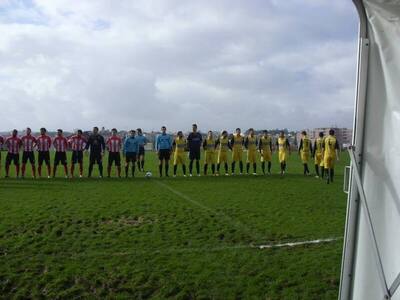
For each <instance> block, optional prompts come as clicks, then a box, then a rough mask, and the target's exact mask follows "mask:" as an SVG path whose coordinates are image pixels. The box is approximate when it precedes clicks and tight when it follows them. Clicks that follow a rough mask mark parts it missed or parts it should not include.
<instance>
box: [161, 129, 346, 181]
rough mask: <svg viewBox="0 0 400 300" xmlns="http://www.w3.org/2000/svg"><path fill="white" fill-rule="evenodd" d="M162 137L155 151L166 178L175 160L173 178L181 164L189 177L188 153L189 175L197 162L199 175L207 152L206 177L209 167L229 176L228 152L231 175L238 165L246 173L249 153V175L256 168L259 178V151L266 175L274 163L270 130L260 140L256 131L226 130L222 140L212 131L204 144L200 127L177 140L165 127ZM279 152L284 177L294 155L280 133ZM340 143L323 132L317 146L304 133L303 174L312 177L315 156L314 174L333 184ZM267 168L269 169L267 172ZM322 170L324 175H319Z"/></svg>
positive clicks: (302, 141) (264, 132)
mask: <svg viewBox="0 0 400 300" xmlns="http://www.w3.org/2000/svg"><path fill="white" fill-rule="evenodd" d="M161 132H162V133H161V134H160V135H159V136H158V137H157V140H156V150H157V153H158V157H159V174H160V177H161V176H162V174H163V172H162V171H163V164H164V167H165V175H166V176H168V169H169V161H170V159H171V157H172V159H173V166H174V171H173V172H174V173H173V174H174V176H176V172H177V168H178V165H181V166H182V172H183V176H186V154H185V152H186V151H188V152H189V176H193V175H192V174H193V164H194V162H196V172H197V175H198V176H200V153H201V148H203V149H204V154H205V159H204V171H203V173H204V175H207V172H208V169H209V167H210V168H211V172H212V174H213V175H216V176H219V174H220V169H221V168H222V167H223V168H224V170H225V175H226V176H228V175H229V173H228V152H229V151H231V152H232V164H231V174H232V175H235V169H236V164H238V165H239V174H243V169H244V164H243V152H244V150H246V152H247V157H246V173H247V174H249V172H250V168H251V167H252V168H253V175H257V152H259V153H260V154H261V169H262V173H263V174H271V164H272V153H273V146H272V137H271V136H270V135H269V134H268V131H267V130H264V131H263V134H262V136H261V137H260V138H257V136H256V135H255V131H254V129H253V128H250V129H249V130H248V134H247V136H243V135H242V133H241V130H240V128H237V129H236V131H235V133H234V134H233V135H231V136H229V135H228V132H227V131H226V130H224V131H222V133H221V135H220V136H219V137H216V138H215V137H214V135H213V132H212V131H209V132H208V134H207V137H206V139H205V140H204V141H203V138H202V135H201V134H200V133H199V132H198V131H197V125H196V124H193V125H192V132H191V133H190V134H189V135H188V137H187V138H185V137H184V135H183V133H182V131H179V132H178V133H177V136H176V138H174V139H173V140H171V138H170V136H169V135H168V134H167V133H166V127H165V126H163V127H162V128H161ZM276 149H277V151H278V158H279V162H280V174H281V176H283V175H284V174H285V171H286V164H287V159H288V155H290V154H291V147H290V143H289V140H288V138H287V137H286V136H285V133H284V132H281V133H280V135H279V137H278V139H277V141H276ZM338 150H339V144H338V142H337V139H336V137H335V132H334V131H333V130H330V132H329V136H327V137H324V134H323V133H322V132H321V133H320V134H319V137H318V138H317V139H316V140H315V142H314V146H313V145H312V143H311V140H310V138H309V137H308V136H307V133H306V132H305V131H303V132H302V138H301V140H300V145H299V148H298V153H299V155H300V157H301V160H302V163H303V167H304V175H309V174H310V170H309V167H308V162H309V160H310V157H311V156H312V157H313V158H314V161H315V172H316V177H317V178H320V177H321V178H324V177H325V174H326V179H327V183H330V182H332V181H333V177H334V164H335V160H339V151H338ZM266 167H267V170H266ZM320 170H321V172H320Z"/></svg>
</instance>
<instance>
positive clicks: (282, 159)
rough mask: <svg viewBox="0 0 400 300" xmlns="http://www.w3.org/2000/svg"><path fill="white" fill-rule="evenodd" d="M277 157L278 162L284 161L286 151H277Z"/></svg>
mask: <svg viewBox="0 0 400 300" xmlns="http://www.w3.org/2000/svg"><path fill="white" fill-rule="evenodd" d="M278 157H279V162H280V163H283V162H285V161H286V157H287V152H286V151H279V153H278Z"/></svg>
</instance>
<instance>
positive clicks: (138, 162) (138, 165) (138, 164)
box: [136, 160, 140, 171]
mask: <svg viewBox="0 0 400 300" xmlns="http://www.w3.org/2000/svg"><path fill="white" fill-rule="evenodd" d="M136 163H137V167H138V169H139V171H140V160H138V161H137V162H136Z"/></svg>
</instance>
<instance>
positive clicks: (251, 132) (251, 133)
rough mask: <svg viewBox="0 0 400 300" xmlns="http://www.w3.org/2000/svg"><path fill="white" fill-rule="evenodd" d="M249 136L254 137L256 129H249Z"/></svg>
mask: <svg viewBox="0 0 400 300" xmlns="http://www.w3.org/2000/svg"><path fill="white" fill-rule="evenodd" d="M249 135H251V136H253V135H254V129H253V128H250V129H249Z"/></svg>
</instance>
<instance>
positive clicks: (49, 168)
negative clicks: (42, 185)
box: [47, 164, 51, 176]
mask: <svg viewBox="0 0 400 300" xmlns="http://www.w3.org/2000/svg"><path fill="white" fill-rule="evenodd" d="M50 174H51V167H50V164H48V165H47V175H49V176H50Z"/></svg>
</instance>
